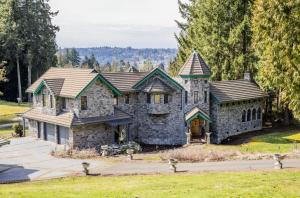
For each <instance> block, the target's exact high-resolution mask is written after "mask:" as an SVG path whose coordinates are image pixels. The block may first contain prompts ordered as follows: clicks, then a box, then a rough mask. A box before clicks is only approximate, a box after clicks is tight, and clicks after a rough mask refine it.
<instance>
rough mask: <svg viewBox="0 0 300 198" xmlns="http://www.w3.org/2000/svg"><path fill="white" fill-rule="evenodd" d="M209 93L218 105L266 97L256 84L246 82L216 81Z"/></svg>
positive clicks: (211, 85)
mask: <svg viewBox="0 0 300 198" xmlns="http://www.w3.org/2000/svg"><path fill="white" fill-rule="evenodd" d="M210 91H211V94H212V95H213V97H215V98H216V99H217V100H218V101H219V102H220V103H224V102H232V101H241V100H249V99H256V98H263V97H267V96H268V95H267V94H266V93H265V92H263V91H262V90H261V89H260V88H259V87H258V86H257V85H256V84H254V83H253V82H250V81H247V80H228V81H216V82H212V83H211V84H210Z"/></svg>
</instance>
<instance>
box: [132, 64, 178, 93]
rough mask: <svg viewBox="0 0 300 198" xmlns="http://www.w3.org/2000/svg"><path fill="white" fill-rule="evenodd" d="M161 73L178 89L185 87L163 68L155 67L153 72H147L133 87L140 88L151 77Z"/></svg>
mask: <svg viewBox="0 0 300 198" xmlns="http://www.w3.org/2000/svg"><path fill="white" fill-rule="evenodd" d="M157 74H158V75H160V76H162V77H163V78H164V79H166V80H167V81H168V82H169V83H171V84H172V85H174V86H175V87H176V88H177V89H179V90H183V89H184V88H183V87H182V86H181V85H180V84H179V83H178V82H176V81H175V80H174V79H172V78H171V77H170V76H169V75H168V74H166V73H165V72H163V71H161V69H159V68H156V69H154V70H153V71H152V72H150V73H149V74H147V75H146V76H145V77H144V78H143V79H141V80H140V81H139V82H137V83H136V84H135V85H134V86H133V87H132V88H133V89H138V88H139V87H140V86H141V85H142V84H144V83H145V82H146V81H147V80H148V79H149V78H151V77H153V76H155V75H157Z"/></svg>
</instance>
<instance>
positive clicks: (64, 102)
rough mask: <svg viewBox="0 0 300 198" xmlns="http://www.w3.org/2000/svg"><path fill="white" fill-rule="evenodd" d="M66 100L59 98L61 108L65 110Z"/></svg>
mask: <svg viewBox="0 0 300 198" xmlns="http://www.w3.org/2000/svg"><path fill="white" fill-rule="evenodd" d="M66 106H67V105H66V98H61V108H62V109H66Z"/></svg>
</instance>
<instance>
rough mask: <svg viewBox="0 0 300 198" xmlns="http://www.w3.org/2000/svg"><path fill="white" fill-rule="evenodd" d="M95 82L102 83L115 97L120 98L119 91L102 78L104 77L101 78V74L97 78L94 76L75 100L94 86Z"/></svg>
mask: <svg viewBox="0 0 300 198" xmlns="http://www.w3.org/2000/svg"><path fill="white" fill-rule="evenodd" d="M97 80H99V81H100V82H101V83H103V84H104V85H106V86H107V87H108V88H109V89H110V90H111V91H112V92H113V93H114V94H115V95H118V96H121V95H122V93H121V91H119V90H118V89H117V88H116V87H114V86H113V85H112V84H111V83H110V82H109V81H108V80H106V78H104V76H102V75H101V74H98V75H97V76H95V78H94V79H93V80H92V81H91V82H89V84H88V85H87V86H85V87H84V88H83V89H82V90H81V91H80V93H79V94H78V95H77V96H76V97H75V98H76V99H77V98H78V97H80V96H81V95H82V94H83V92H84V91H85V90H86V89H88V88H89V87H90V86H91V85H92V84H94V83H95V82H96V81H97Z"/></svg>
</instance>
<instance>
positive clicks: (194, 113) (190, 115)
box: [185, 107, 211, 123]
mask: <svg viewBox="0 0 300 198" xmlns="http://www.w3.org/2000/svg"><path fill="white" fill-rule="evenodd" d="M198 117H200V118H202V119H203V120H206V121H208V122H211V119H210V118H209V115H208V114H207V113H205V112H204V111H202V110H201V109H200V108H199V107H194V108H193V109H191V110H190V111H189V112H187V113H186V115H185V121H186V122H188V123H190V122H191V121H193V120H194V119H195V118H198Z"/></svg>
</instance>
